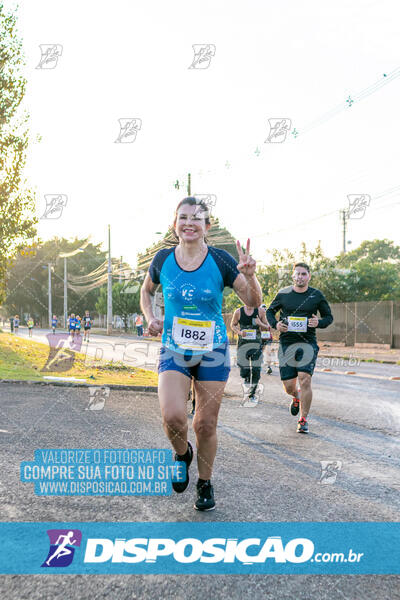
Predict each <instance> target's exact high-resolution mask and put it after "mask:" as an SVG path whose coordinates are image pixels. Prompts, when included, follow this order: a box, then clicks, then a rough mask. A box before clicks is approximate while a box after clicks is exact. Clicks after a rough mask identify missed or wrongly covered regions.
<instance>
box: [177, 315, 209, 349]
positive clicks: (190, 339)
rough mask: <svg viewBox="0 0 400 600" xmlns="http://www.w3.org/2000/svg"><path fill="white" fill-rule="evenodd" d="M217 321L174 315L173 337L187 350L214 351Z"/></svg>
mask: <svg viewBox="0 0 400 600" xmlns="http://www.w3.org/2000/svg"><path fill="white" fill-rule="evenodd" d="M214 330H215V321H193V320H190V319H182V318H181V317H174V321H173V325H172V338H173V340H174V342H175V343H176V344H177V345H178V346H179V347H180V348H184V349H185V350H207V351H210V352H211V351H212V349H213V340H214Z"/></svg>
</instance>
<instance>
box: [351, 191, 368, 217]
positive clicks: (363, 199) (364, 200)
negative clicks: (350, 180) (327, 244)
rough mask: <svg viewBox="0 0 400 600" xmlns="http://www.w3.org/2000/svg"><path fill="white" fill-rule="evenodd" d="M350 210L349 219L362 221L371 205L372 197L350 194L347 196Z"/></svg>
mask: <svg viewBox="0 0 400 600" xmlns="http://www.w3.org/2000/svg"><path fill="white" fill-rule="evenodd" d="M347 198H348V201H349V208H348V210H347V218H348V219H362V218H363V216H364V215H365V211H366V209H367V206H369V203H370V202H371V196H369V194H349V195H348V196H347Z"/></svg>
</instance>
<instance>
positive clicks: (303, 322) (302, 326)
mask: <svg viewBox="0 0 400 600" xmlns="http://www.w3.org/2000/svg"><path fill="white" fill-rule="evenodd" d="M287 319H288V331H302V332H306V331H307V321H308V319H307V317H288V318H287Z"/></svg>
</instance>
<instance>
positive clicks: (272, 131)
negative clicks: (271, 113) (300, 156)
mask: <svg viewBox="0 0 400 600" xmlns="http://www.w3.org/2000/svg"><path fill="white" fill-rule="evenodd" d="M268 123H269V134H268V137H267V139H266V140H265V142H264V143H265V144H281V143H282V142H284V141H285V140H286V135H287V133H288V131H289V130H290V128H291V126H292V121H291V120H290V119H268Z"/></svg>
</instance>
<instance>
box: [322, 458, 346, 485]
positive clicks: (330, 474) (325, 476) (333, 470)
mask: <svg viewBox="0 0 400 600" xmlns="http://www.w3.org/2000/svg"><path fill="white" fill-rule="evenodd" d="M320 463H321V475H320V478H319V483H322V484H323V485H332V484H333V483H335V481H336V477H337V474H338V472H339V471H340V469H341V468H342V461H341V460H321V461H320Z"/></svg>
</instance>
